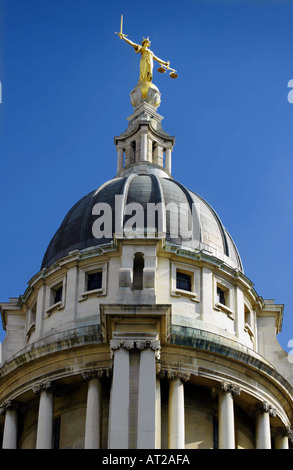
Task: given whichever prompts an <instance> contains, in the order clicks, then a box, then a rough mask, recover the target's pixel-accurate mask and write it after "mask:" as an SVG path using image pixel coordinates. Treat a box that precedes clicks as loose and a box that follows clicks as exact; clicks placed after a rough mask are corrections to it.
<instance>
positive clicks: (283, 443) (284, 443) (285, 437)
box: [275, 427, 292, 449]
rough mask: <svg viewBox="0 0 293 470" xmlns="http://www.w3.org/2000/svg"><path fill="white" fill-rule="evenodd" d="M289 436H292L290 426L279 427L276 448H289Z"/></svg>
mask: <svg viewBox="0 0 293 470" xmlns="http://www.w3.org/2000/svg"><path fill="white" fill-rule="evenodd" d="M289 438H292V430H291V428H290V427H282V428H278V429H277V433H276V435H275V449H289Z"/></svg>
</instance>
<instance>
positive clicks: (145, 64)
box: [115, 15, 178, 108]
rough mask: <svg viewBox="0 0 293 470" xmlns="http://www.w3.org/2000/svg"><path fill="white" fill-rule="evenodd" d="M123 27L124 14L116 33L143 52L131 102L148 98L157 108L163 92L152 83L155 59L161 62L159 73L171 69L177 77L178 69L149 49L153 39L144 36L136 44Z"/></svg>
mask: <svg viewBox="0 0 293 470" xmlns="http://www.w3.org/2000/svg"><path fill="white" fill-rule="evenodd" d="M122 28H123V15H121V24H120V32H119V33H115V34H118V36H119V38H120V39H124V41H125V42H126V43H127V44H129V45H130V46H132V47H133V48H134V50H135V52H136V53H138V52H140V54H141V59H140V70H139V80H138V84H137V85H136V87H135V88H134V90H132V92H131V94H130V96H131V103H132V105H133V106H134V107H136V106H138V105H139V104H140V103H141V102H143V101H146V100H147V102H148V103H149V104H151V105H153V106H154V107H156V108H157V107H158V106H159V104H160V96H161V94H160V91H159V90H158V88H157V87H156V86H155V85H154V84H153V83H152V80H153V61H154V60H155V61H156V62H158V63H159V64H160V67H159V68H158V69H157V70H158V72H159V73H166V71H167V70H170V74H169V75H170V77H171V78H177V77H178V75H177V71H176V70H174V69H172V68H171V67H170V62H169V61H164V60H162V59H160V58H159V57H157V56H156V55H155V54H154V53H153V52H152V51H151V50H150V49H149V47H150V45H151V41H150V40H149V38H148V37H147V38H143V40H142V42H141V45H140V44H136V43H135V42H133V41H131V40H130V39H128V38H127V35H126V34H124V33H123V32H122Z"/></svg>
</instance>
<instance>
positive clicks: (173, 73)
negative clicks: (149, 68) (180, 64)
mask: <svg viewBox="0 0 293 470" xmlns="http://www.w3.org/2000/svg"><path fill="white" fill-rule="evenodd" d="M157 70H158V72H159V73H166V70H167V69H166V68H165V67H164V66H163V65H161V66H160V67H159V68H158V69H157ZM168 70H172V72H170V73H169V76H170V77H171V78H177V77H178V74H177V71H176V70H174V69H171V68H170V67H169V68H168Z"/></svg>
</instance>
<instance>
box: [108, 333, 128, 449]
mask: <svg viewBox="0 0 293 470" xmlns="http://www.w3.org/2000/svg"><path fill="white" fill-rule="evenodd" d="M110 347H111V350H112V354H113V356H114V365H113V378H112V386H111V397H110V411H109V431H108V449H128V433H129V350H130V349H133V348H134V343H133V341H127V340H115V339H114V340H111V341H110Z"/></svg>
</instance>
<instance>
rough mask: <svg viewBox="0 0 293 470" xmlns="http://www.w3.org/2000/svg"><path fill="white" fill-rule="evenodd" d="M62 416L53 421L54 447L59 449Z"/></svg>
mask: <svg viewBox="0 0 293 470" xmlns="http://www.w3.org/2000/svg"><path fill="white" fill-rule="evenodd" d="M60 421H61V420H60V416H59V418H56V419H54V421H53V446H52V447H53V449H59V445H60Z"/></svg>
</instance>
